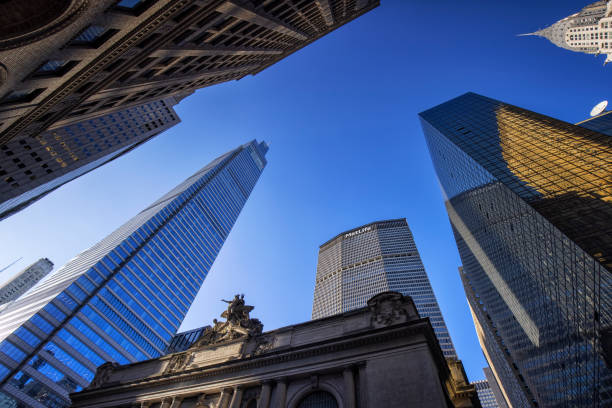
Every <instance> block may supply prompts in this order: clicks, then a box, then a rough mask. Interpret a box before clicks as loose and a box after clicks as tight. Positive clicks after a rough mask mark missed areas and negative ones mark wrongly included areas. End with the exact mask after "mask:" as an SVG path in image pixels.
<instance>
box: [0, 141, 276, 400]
mask: <svg viewBox="0 0 612 408" xmlns="http://www.w3.org/2000/svg"><path fill="white" fill-rule="evenodd" d="M266 151H267V145H266V144H265V143H264V142H262V143H257V142H255V141H253V142H250V143H247V144H245V145H243V146H240V147H238V148H237V149H234V150H232V151H230V152H228V153H226V154H224V155H223V156H221V157H219V158H217V159H216V160H214V161H213V162H211V163H210V164H209V165H207V166H206V167H204V168H203V169H201V170H200V171H198V172H196V173H195V174H194V175H192V176H191V177H189V178H188V179H187V180H185V181H184V182H183V183H181V184H180V185H178V186H177V187H176V188H174V189H173V190H171V191H170V192H169V193H167V194H166V195H164V196H163V197H161V198H160V199H159V200H157V201H156V202H154V203H153V204H151V205H150V206H149V207H147V208H146V209H144V210H143V211H141V212H140V213H139V214H138V215H136V216H135V217H134V218H132V219H131V220H129V221H128V222H127V223H125V224H124V225H123V226H121V227H120V228H119V229H117V230H116V231H115V232H113V233H112V234H110V235H109V236H108V237H106V238H105V239H103V240H102V241H100V242H99V243H97V244H96V245H94V246H93V247H91V248H89V249H87V250H86V251H84V252H82V253H81V254H79V255H78V256H76V257H75V258H74V259H72V260H71V261H70V262H68V263H67V264H66V265H64V266H63V267H62V268H60V269H59V270H58V271H57V272H56V273H55V274H53V275H52V276H50V277H49V278H48V279H46V280H45V281H44V282H42V283H41V284H39V285H38V286H37V287H35V288H33V289H32V290H31V291H30V292H29V293H28V294H27V295H26V296H24V297H22V298H20V299H18V300H17V301H15V302H13V303H11V304H10V305H9V306H8V307H7V308H6V309H5V310H4V311H3V313H2V314H1V315H0V387H1V391H2V392H3V393H4V394H5V395H6V396H8V397H10V398H12V399H14V400H15V401H18V402H19V403H20V404H23V405H25V406H29V407H43V406H48V407H65V406H68V405H69V398H68V395H69V393H71V392H74V391H78V390H81V389H82V388H83V387H86V386H87V385H88V383H89V382H90V381H91V379H92V378H93V376H94V373H95V370H96V367H97V366H98V365H100V364H102V363H103V362H105V361H115V362H118V363H121V364H126V363H130V362H136V361H141V360H145V359H149V358H154V357H158V356H160V355H162V354H163V353H164V351H165V349H166V348H167V346H168V345H169V342H170V340H171V339H172V337H173V335H174V334H175V333H176V331H177V329H178V327H179V326H180V324H181V322H182V320H183V317H184V316H185V314H186V313H187V310H188V309H189V306H190V305H191V302H192V301H193V299H194V298H195V296H196V293H197V292H198V290H199V288H200V286H201V284H202V282H203V281H204V278H205V277H206V275H207V273H208V271H209V270H210V267H211V265H212V263H213V261H214V259H215V257H216V256H217V254H218V252H219V250H220V249H221V246H222V245H223V242H224V241H225V239H226V238H227V236H228V234H229V232H230V230H231V228H232V226H233V224H234V223H235V221H236V219H237V217H238V214H239V213H240V211H241V209H242V207H243V206H244V204H245V203H246V201H247V199H248V197H249V195H250V193H251V191H252V190H253V188H254V186H255V183H256V182H257V180H258V178H259V176H260V175H261V172H262V171H263V169H264V167H265V165H266V159H265V154H266Z"/></svg>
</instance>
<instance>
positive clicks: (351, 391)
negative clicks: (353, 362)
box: [342, 367, 355, 408]
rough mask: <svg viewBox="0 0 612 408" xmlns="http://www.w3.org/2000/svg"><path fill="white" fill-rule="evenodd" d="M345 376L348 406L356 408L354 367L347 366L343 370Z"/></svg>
mask: <svg viewBox="0 0 612 408" xmlns="http://www.w3.org/2000/svg"><path fill="white" fill-rule="evenodd" d="M342 376H343V377H344V400H345V401H346V404H345V407H346V408H355V378H354V376H353V369H352V368H351V367H346V368H345V369H344V371H343V372H342Z"/></svg>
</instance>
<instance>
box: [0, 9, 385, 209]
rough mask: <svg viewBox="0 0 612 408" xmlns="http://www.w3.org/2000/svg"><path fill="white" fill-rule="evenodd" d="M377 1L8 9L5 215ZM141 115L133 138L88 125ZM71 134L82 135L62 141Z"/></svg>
mask: <svg viewBox="0 0 612 408" xmlns="http://www.w3.org/2000/svg"><path fill="white" fill-rule="evenodd" d="M378 4H379V1H378V0H358V1H355V0H316V1H298V2H296V1H290V0H252V1H246V0H96V1H88V0H53V1H51V0H44V1H38V0H28V1H21V0H7V1H2V2H1V4H0V218H1V217H5V216H7V215H10V214H12V213H14V212H15V211H18V210H20V209H21V208H23V207H25V206H27V205H28V204H31V203H32V202H33V201H35V200H36V199H38V198H40V197H41V196H42V195H44V194H46V193H48V192H49V191H52V190H53V189H54V188H57V187H58V186H59V185H61V184H63V183H65V182H66V181H69V180H71V179H73V178H75V177H78V176H80V175H81V174H84V173H86V172H87V171H90V170H92V169H93V168H95V167H98V166H100V165H102V164H104V163H107V162H108V161H110V160H113V159H114V158H116V157H118V156H120V155H121V154H124V153H126V152H127V151H129V150H130V149H132V148H134V147H137V146H138V145H139V144H140V143H143V142H145V141H147V140H149V139H150V138H151V137H153V136H155V135H156V134H158V133H160V132H161V131H163V130H165V129H167V128H168V127H170V126H172V125H174V124H176V123H178V117H177V116H176V114H175V113H174V112H172V111H171V110H172V105H174V103H176V102H172V100H176V101H178V100H180V99H182V98H183V97H184V96H186V95H189V94H190V93H192V92H193V91H194V90H196V89H199V88H203V87H207V86H210V85H214V84H218V83H221V82H226V81H230V80H238V79H241V78H243V77H245V76H246V75H254V74H257V73H258V72H260V71H262V70H264V69H265V68H267V67H269V66H270V65H272V64H274V63H276V62H278V61H280V60H281V59H283V58H285V57H286V56H288V55H290V54H292V53H293V52H295V51H297V50H299V49H300V48H302V47H304V46H306V45H308V44H310V43H311V42H313V41H316V40H317V39H319V38H321V37H322V36H324V35H325V34H327V33H329V32H331V31H333V30H335V29H336V28H338V27H340V26H342V25H343V24H346V23H347V22H349V21H351V20H352V19H354V18H356V17H358V16H360V15H362V14H363V13H365V12H367V11H370V10H371V9H373V8H374V7H376V6H378ZM169 101H171V102H169ZM160 104H164V105H165V106H163V107H160V106H158V105H160ZM142 109H145V110H147V109H151V110H152V111H154V115H155V116H156V117H155V118H154V119H153V120H150V121H148V120H146V118H145V119H144V121H145V122H147V123H137V124H135V127H137V128H138V132H137V133H138V135H132V133H131V132H127V131H125V130H120V131H118V130H115V132H114V133H113V134H112V135H107V134H103V135H102V134H100V133H99V131H102V132H103V133H104V132H105V131H106V127H105V126H103V124H99V123H98V125H97V126H94V128H92V124H93V122H96V121H97V122H99V120H96V118H99V117H101V116H106V117H115V118H116V117H117V116H118V115H126V116H127V113H129V112H131V111H135V110H142ZM164 109H169V110H170V111H168V112H167V113H168V114H166V112H165V110H164ZM159 120H161V122H159ZM92 121H93V122H92ZM120 121H121V119H120ZM128 122H129V121H128ZM149 122H151V123H149ZM146 124H149V125H151V124H153V125H155V127H151V128H146V126H145V125H146ZM69 126H72V127H75V126H76V127H79V126H82V127H84V128H87V129H85V130H78V133H79V135H73V134H69V135H60V136H61V139H56V136H55V135H56V134H60V133H62V131H63V130H65V129H66V128H67V127H69ZM125 127H126V126H124V128H125ZM85 133H86V134H85ZM79 136H84V137H79ZM117 137H119V139H120V140H119V141H117V140H116V138H117ZM49 139H50V141H51V143H50V142H49ZM55 142H57V143H55ZM52 143H55V144H56V146H52ZM79 143H81V144H82V145H79ZM86 145H87V146H86ZM128 145H129V147H126V146H128ZM81 147H83V148H85V147H87V149H86V150H88V151H87V152H85V151H83V152H79V150H81ZM94 156H95V158H94ZM58 178H62V179H61V180H59V181H55V180H56V179H58ZM34 189H36V191H32V190H34Z"/></svg>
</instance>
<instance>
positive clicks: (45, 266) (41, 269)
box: [0, 258, 53, 305]
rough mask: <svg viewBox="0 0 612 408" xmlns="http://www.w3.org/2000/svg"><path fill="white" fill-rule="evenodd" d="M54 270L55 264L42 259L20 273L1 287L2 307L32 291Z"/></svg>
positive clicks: (0, 300)
mask: <svg viewBox="0 0 612 408" xmlns="http://www.w3.org/2000/svg"><path fill="white" fill-rule="evenodd" d="M52 269H53V262H51V261H50V260H48V259H47V258H41V259H39V260H38V261H36V262H34V263H33V264H32V265H30V266H28V267H27V268H25V269H24V270H23V271H21V272H19V273H18V274H17V275H16V276H15V277H14V278H13V279H11V280H10V281H8V282H7V283H5V284H4V285H2V287H0V305H3V304H5V303H8V302H10V301H13V300H15V299H17V298H19V296H21V295H23V294H24V293H26V292H27V291H28V290H30V289H31V288H32V287H33V286H34V285H36V283H38V281H40V280H41V279H42V278H44V277H45V276H47V274H48V273H49V272H51V270H52Z"/></svg>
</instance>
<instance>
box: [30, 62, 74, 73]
mask: <svg viewBox="0 0 612 408" xmlns="http://www.w3.org/2000/svg"><path fill="white" fill-rule="evenodd" d="M76 64H77V61H64V60H49V61H47V62H45V63H44V64H43V65H41V66H40V67H39V68H38V69H37V70H36V71H34V72H33V73H32V74H31V76H33V77H44V76H62V75H64V74H65V73H66V72H68V71H70V70H71V69H72V68H73V67H74V66H75V65H76Z"/></svg>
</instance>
